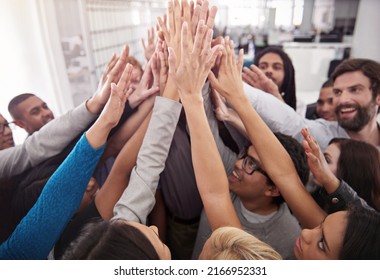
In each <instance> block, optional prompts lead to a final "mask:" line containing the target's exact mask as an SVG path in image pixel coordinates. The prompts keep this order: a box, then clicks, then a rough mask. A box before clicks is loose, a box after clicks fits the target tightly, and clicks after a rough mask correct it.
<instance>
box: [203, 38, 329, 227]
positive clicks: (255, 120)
mask: <svg viewBox="0 0 380 280" xmlns="http://www.w3.org/2000/svg"><path fill="white" fill-rule="evenodd" d="M242 64H243V53H242V51H240V52H239V60H238V62H237V63H236V59H235V53H234V49H233V43H232V42H231V41H230V40H229V38H226V42H225V51H224V53H223V58H222V62H221V67H220V69H219V73H218V78H216V77H215V75H214V74H213V73H211V72H210V75H209V80H210V82H211V84H212V86H213V87H215V89H216V90H218V92H220V93H221V94H222V95H223V96H224V97H226V98H227V100H228V101H229V102H230V103H231V104H232V106H233V107H234V108H235V110H236V112H237V113H238V114H239V116H240V118H241V120H242V121H243V123H244V126H245V128H246V130H247V134H248V137H249V140H250V141H251V143H252V145H253V146H254V147H255V149H256V151H257V153H258V155H259V157H260V160H261V162H262V164H263V167H264V169H265V170H266V172H267V173H268V174H269V176H270V178H271V179H272V181H273V182H274V183H275V185H276V186H277V187H278V188H279V190H280V192H281V194H282V196H283V197H284V198H285V200H286V202H287V203H288V205H289V207H290V208H291V209H292V211H293V213H294V215H295V216H296V217H297V218H298V220H299V221H300V223H301V224H302V225H303V226H304V227H308V228H313V227H315V226H317V225H319V224H320V223H321V222H322V221H323V219H324V217H325V213H324V212H323V211H322V210H321V209H320V208H319V207H318V205H317V204H316V203H315V201H314V200H313V198H312V197H311V196H310V194H309V193H308V192H307V190H306V188H305V187H304V186H303V185H302V182H301V180H300V179H299V177H298V174H297V172H296V169H295V167H294V165H293V162H292V160H291V158H290V156H289V154H288V153H287V152H286V150H285V149H284V147H283V146H282V145H281V144H280V142H279V141H278V140H277V138H276V137H275V135H274V134H273V133H272V131H271V130H270V129H269V128H268V126H267V125H266V124H265V123H264V121H263V120H262V119H261V118H260V116H259V115H258V114H257V112H256V111H255V110H254V109H253V108H252V106H251V104H250V102H249V100H248V98H247V96H246V95H245V94H244V89H243V83H242V79H241V67H242Z"/></svg>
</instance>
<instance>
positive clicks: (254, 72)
mask: <svg viewBox="0 0 380 280" xmlns="http://www.w3.org/2000/svg"><path fill="white" fill-rule="evenodd" d="M243 81H244V82H246V83H247V84H249V85H251V86H252V87H254V88H258V89H261V90H262V91H265V92H267V93H270V94H272V95H273V96H275V97H276V98H278V99H279V100H281V101H282V102H285V101H284V99H283V98H282V96H281V94H280V92H279V90H278V86H277V85H276V84H275V83H274V82H273V81H272V80H271V79H269V78H268V77H267V76H266V75H265V74H264V73H263V71H261V70H260V69H259V68H258V67H257V66H256V65H254V64H252V65H251V69H249V68H248V67H244V68H243Z"/></svg>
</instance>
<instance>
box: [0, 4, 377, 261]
mask: <svg viewBox="0 0 380 280" xmlns="http://www.w3.org/2000/svg"><path fill="white" fill-rule="evenodd" d="M216 13H217V7H216V6H212V7H210V6H209V3H208V1H199V0H198V1H196V2H195V3H194V2H193V1H190V2H188V1H187V0H182V1H179V0H174V1H169V2H168V11H167V14H166V15H164V16H162V17H159V18H158V26H157V36H154V32H153V30H149V32H148V42H147V43H145V42H144V41H143V48H144V53H145V57H146V59H147V63H146V65H145V67H144V69H142V67H141V65H140V64H138V62H137V61H136V60H135V59H133V58H132V57H130V56H129V48H128V46H127V45H126V46H125V47H124V49H123V50H122V52H121V54H120V55H119V56H117V55H114V56H113V57H112V58H111V59H110V61H109V62H108V64H107V65H106V67H105V69H104V73H103V75H102V77H101V78H100V81H99V86H98V89H97V91H96V92H95V93H94V95H93V96H92V97H91V98H89V99H88V100H87V101H85V102H84V103H83V104H81V105H80V106H78V107H77V108H74V109H73V110H71V111H69V112H67V113H66V114H64V115H62V116H60V117H57V118H54V114H53V113H52V112H51V110H50V109H49V108H48V106H47V104H46V103H45V102H43V101H42V100H41V99H40V98H38V97H37V96H35V95H34V94H22V95H19V96H17V97H15V98H14V99H13V100H12V101H11V102H10V104H9V112H10V114H11V116H12V118H13V123H14V124H16V125H18V126H20V127H22V128H24V129H25V130H26V131H27V132H28V134H29V136H28V137H27V139H26V140H25V142H24V143H23V144H21V145H16V146H15V145H14V142H13V138H12V132H11V129H10V124H11V123H9V122H7V120H5V118H4V117H3V116H1V115H0V141H1V142H0V144H1V145H0V192H1V194H0V205H1V206H0V208H1V209H0V213H1V221H2V226H1V234H0V238H1V240H0V258H1V259H126V260H129V259H140V260H141V259H204V260H207V259H221V260H227V259H231V260H248V259H263V260H280V259H379V258H380V254H379V252H380V250H379V249H380V234H379V231H380V214H379V212H378V211H379V210H380V156H379V149H380V125H379V124H378V123H377V114H378V112H379V106H380V64H379V63H378V62H376V61H373V60H369V59H359V58H355V59H347V60H345V61H343V62H342V63H341V64H340V65H339V66H338V67H337V68H336V69H335V71H334V72H333V74H332V75H331V77H330V78H329V80H328V81H327V82H326V83H325V84H324V85H323V86H322V88H321V93H320V97H319V99H318V101H317V108H316V111H315V112H313V113H312V114H310V119H308V118H306V116H305V115H303V114H300V111H299V110H298V109H297V99H296V88H295V70H296V69H294V67H293V65H292V63H291V60H290V58H289V57H288V56H287V55H286V53H285V52H284V51H283V50H281V48H278V47H268V48H266V49H264V50H263V52H262V53H260V54H259V55H258V56H257V57H255V61H254V64H252V65H251V67H249V68H248V67H244V68H243V52H242V50H240V51H239V53H238V55H236V53H235V49H234V43H233V41H232V40H231V39H230V38H229V37H228V36H227V37H223V38H222V37H218V38H213V26H214V20H215V16H216ZM297 111H298V112H297ZM222 130H223V133H222ZM226 135H227V136H228V137H226Z"/></svg>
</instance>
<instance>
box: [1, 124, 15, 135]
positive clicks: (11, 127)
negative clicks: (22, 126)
mask: <svg viewBox="0 0 380 280" xmlns="http://www.w3.org/2000/svg"><path fill="white" fill-rule="evenodd" d="M6 127H9V128H10V129H14V128H15V127H16V125H15V124H14V122H7V123H0V134H3V133H4V130H5V128H6Z"/></svg>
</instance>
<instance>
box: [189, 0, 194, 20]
mask: <svg viewBox="0 0 380 280" xmlns="http://www.w3.org/2000/svg"><path fill="white" fill-rule="evenodd" d="M193 14H194V1H193V0H191V1H190V16H191V18H193Z"/></svg>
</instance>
